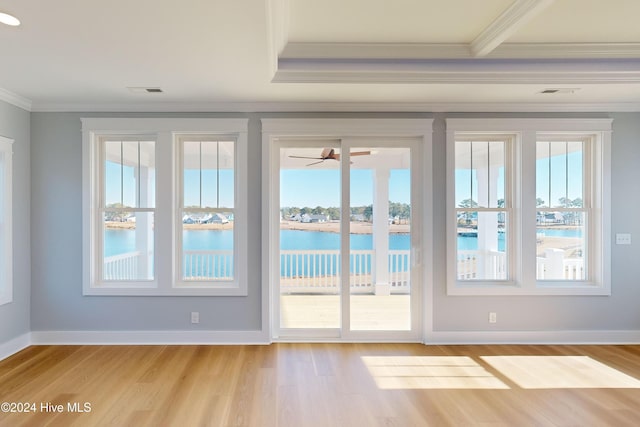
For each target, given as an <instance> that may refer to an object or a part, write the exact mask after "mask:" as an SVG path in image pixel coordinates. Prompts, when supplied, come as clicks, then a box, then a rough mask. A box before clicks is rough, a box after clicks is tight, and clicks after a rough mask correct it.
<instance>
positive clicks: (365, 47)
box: [0, 0, 640, 111]
mask: <svg viewBox="0 0 640 427" xmlns="http://www.w3.org/2000/svg"><path fill="white" fill-rule="evenodd" d="M0 11H2V12H8V13H11V14H14V15H15V16H17V17H18V18H19V19H20V20H21V21H22V25H21V26H20V27H8V26H4V25H0V52H2V66H1V67H0V88H2V89H0V99H4V100H7V101H9V102H12V103H14V104H16V105H19V106H21V107H22V108H25V109H28V110H33V111H294V110H301V111H309V110H311V111H322V110H326V111H330V110H334V111H614V110H618V111H640V26H639V25H637V23H636V22H634V21H635V20H637V17H638V16H640V1H637V0H606V1H604V0H482V1H478V0H447V1H446V2H445V1H436V0H393V1H391V0H349V1H344V0H323V1H317V0H242V1H230V0H224V1H223V0H184V1H182V2H173V1H166V0H165V1H162V0H153V1H152V0H136V1H131V0H127V1H125V0H111V1H108V2H95V1H81V0H57V1H24V0H0ZM132 86H133V87H140V86H148V87H161V88H162V89H163V90H164V93H162V94H137V93H132V92H130V91H129V90H128V89H127V87H132ZM546 88H576V89H579V90H576V91H573V93H565V94H556V95H542V94H540V93H539V92H540V91H541V90H543V89H546Z"/></svg>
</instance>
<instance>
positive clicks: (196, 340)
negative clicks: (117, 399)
mask: <svg viewBox="0 0 640 427" xmlns="http://www.w3.org/2000/svg"><path fill="white" fill-rule="evenodd" d="M424 342H425V344H427V345H456V344H572V345H579V344H640V330H638V331H475V332H474V331H471V332H465V331H462V332H456V331H453V332H430V333H427V334H426V336H425V340H424ZM270 343H271V340H270V339H269V334H268V333H266V332H264V331H34V332H31V333H27V334H23V335H20V336H19V337H16V338H13V339H12V340H10V341H7V342H5V343H0V360H3V359H5V358H7V357H9V356H11V355H13V354H15V353H17V352H19V351H20V350H22V349H24V348H26V347H28V346H29V345H47V344H50V345H136V344H137V345H242V344H248V345H251V344H258V345H265V344H270Z"/></svg>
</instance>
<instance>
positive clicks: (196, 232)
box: [176, 135, 236, 286]
mask: <svg viewBox="0 0 640 427" xmlns="http://www.w3.org/2000/svg"><path fill="white" fill-rule="evenodd" d="M176 139H177V144H178V152H179V157H178V158H179V162H178V168H179V170H180V173H179V174H178V177H179V181H178V186H177V187H178V188H179V189H180V193H179V194H180V197H179V202H178V208H177V210H176V211H177V218H176V223H177V224H179V226H178V230H177V234H176V236H177V237H178V239H179V240H180V243H178V245H177V246H178V247H179V248H180V251H181V252H182V255H181V256H179V257H178V260H179V262H180V268H179V269H178V270H179V273H180V274H179V277H178V278H177V280H178V283H181V284H182V285H183V286H184V285H197V284H200V285H204V286H207V285H210V284H212V283H225V282H232V281H233V278H234V231H235V230H234V225H235V218H236V208H235V197H236V192H235V178H234V172H235V158H236V154H235V147H236V142H235V139H234V138H233V137H226V138H225V137H223V136H219V135H178V136H177V138H176Z"/></svg>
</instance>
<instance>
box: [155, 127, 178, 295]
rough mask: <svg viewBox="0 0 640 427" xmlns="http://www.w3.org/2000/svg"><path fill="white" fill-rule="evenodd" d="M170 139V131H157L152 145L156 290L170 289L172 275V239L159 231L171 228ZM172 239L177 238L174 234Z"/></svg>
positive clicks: (171, 180)
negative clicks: (154, 172) (154, 152)
mask: <svg viewBox="0 0 640 427" xmlns="http://www.w3.org/2000/svg"><path fill="white" fill-rule="evenodd" d="M172 159H173V137H172V134H171V132H159V133H158V134H157V142H156V205H155V213H154V216H155V219H154V222H155V225H154V229H155V230H156V233H155V239H154V245H155V248H154V251H155V254H156V258H155V278H156V282H157V286H158V289H162V290H167V289H170V288H171V286H172V275H173V273H172V272H173V268H174V264H173V259H174V257H173V253H174V245H173V236H172V233H169V232H162V231H165V230H166V231H168V230H172V229H173V225H172V224H173V215H174V202H173V194H174V191H173V188H174V183H173V173H174V167H173V160H172ZM176 238H180V237H179V236H178V235H176Z"/></svg>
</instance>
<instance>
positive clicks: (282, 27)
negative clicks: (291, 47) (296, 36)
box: [266, 0, 291, 75]
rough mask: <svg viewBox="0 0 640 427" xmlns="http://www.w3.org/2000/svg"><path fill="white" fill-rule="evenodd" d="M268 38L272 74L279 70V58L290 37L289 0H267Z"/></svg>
mask: <svg viewBox="0 0 640 427" xmlns="http://www.w3.org/2000/svg"><path fill="white" fill-rule="evenodd" d="M266 6H267V8H266V11H267V40H268V44H267V45H268V47H269V61H270V66H271V71H272V75H274V74H275V73H276V72H277V71H278V58H279V57H280V54H281V53H282V51H283V50H284V48H285V46H286V45H287V41H288V39H289V22H290V15H291V14H290V5H289V0H267V5H266Z"/></svg>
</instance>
